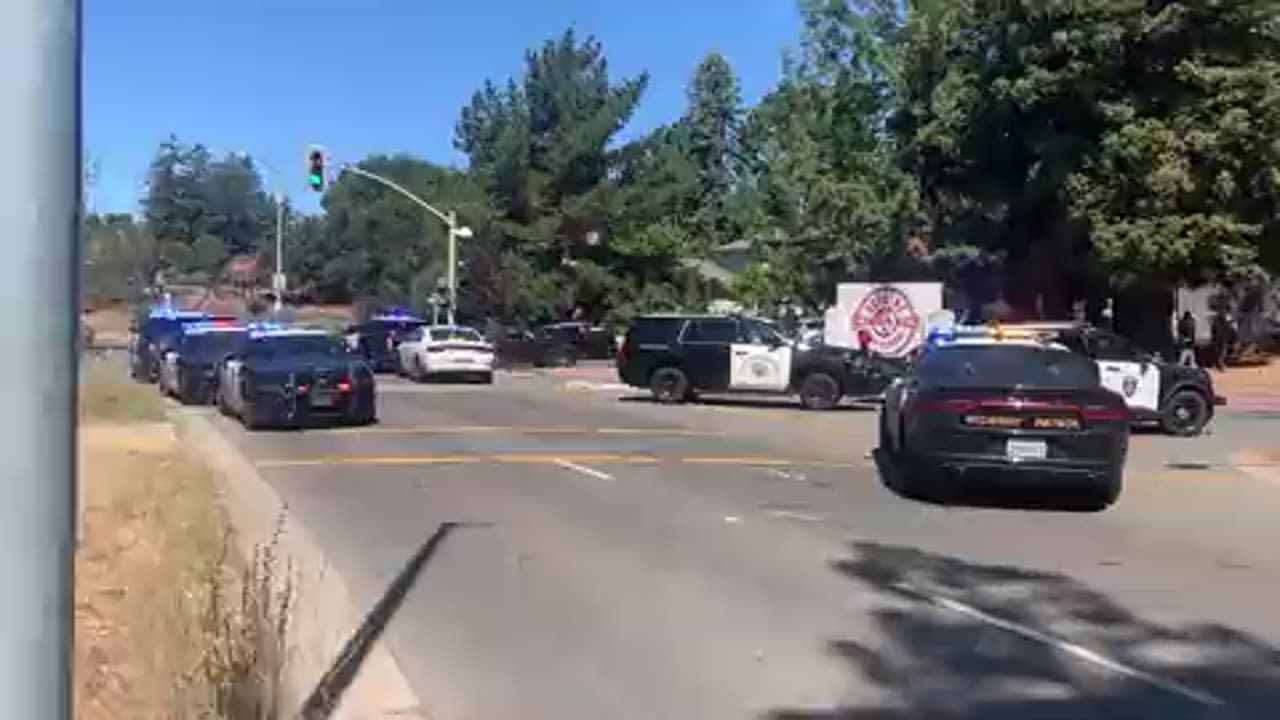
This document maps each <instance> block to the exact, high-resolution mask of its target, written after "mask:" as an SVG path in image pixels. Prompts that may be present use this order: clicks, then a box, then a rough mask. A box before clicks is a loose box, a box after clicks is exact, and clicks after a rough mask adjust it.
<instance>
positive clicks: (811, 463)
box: [255, 453, 865, 469]
mask: <svg viewBox="0 0 1280 720" xmlns="http://www.w3.org/2000/svg"><path fill="white" fill-rule="evenodd" d="M565 461H567V462H573V463H584V464H591V463H596V464H602V465H608V464H615V465H654V464H657V463H661V462H676V463H684V464H688V465H733V466H741V467H749V466H754V467H788V466H804V467H820V468H845V469H848V468H860V467H865V463H864V464H859V463H852V462H836V461H827V460H808V459H793V458H771V457H750V456H744V457H734V456H722V457H721V456H675V457H665V458H664V457H659V456H654V455H638V454H625V453H477V454H474V455H458V454H450V455H384V456H360V455H347V456H339V455H329V456H317V457H305V458H271V459H264V460H258V461H256V462H255V465H257V466H258V467H260V468H263V469H281V468H295V467H323V466H337V465H474V464H476V463H485V462H488V463H496V464H500V465H546V464H556V463H562V462H565Z"/></svg>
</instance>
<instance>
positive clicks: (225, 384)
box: [217, 325, 377, 429]
mask: <svg viewBox="0 0 1280 720" xmlns="http://www.w3.org/2000/svg"><path fill="white" fill-rule="evenodd" d="M217 398H218V408H219V409H220V410H221V411H222V412H223V414H225V415H230V416H234V417H236V418H239V419H240V421H241V422H243V423H244V424H245V426H246V427H248V428H250V429H257V428H261V427H266V426H270V425H284V426H302V425H305V424H308V423H310V422H311V421H313V420H319V419H323V418H332V419H335V420H338V421H343V422H347V423H352V424H369V423H372V422H375V420H376V417H377V409H376V394H375V387H374V377H373V371H372V369H371V368H370V367H369V366H368V364H367V363H366V362H364V360H362V359H361V358H360V357H359V356H357V355H355V354H353V353H351V352H350V351H349V350H348V349H347V347H346V345H345V344H344V343H343V342H342V341H341V340H340V339H338V338H336V337H333V336H332V335H330V334H329V333H328V332H326V331H324V330H313V329H306V328H288V327H277V326H271V325H267V326H255V327H252V328H250V332H249V336H248V338H247V340H246V341H245V342H244V343H243V345H242V346H241V348H240V349H239V350H238V351H237V352H236V353H234V354H233V355H231V356H230V357H228V358H226V359H225V360H223V361H222V363H221V364H220V366H219V369H218V391H217Z"/></svg>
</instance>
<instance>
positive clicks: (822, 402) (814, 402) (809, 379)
mask: <svg viewBox="0 0 1280 720" xmlns="http://www.w3.org/2000/svg"><path fill="white" fill-rule="evenodd" d="M840 394H841V393H840V383H838V382H836V379H835V378H833V377H831V375H830V374H828V373H825V372H814V373H809V374H808V375H806V376H805V377H804V379H803V380H801V381H800V404H801V405H803V406H804V407H805V408H806V409H808V410H830V409H832V408H834V407H835V406H837V405H839V404H840Z"/></svg>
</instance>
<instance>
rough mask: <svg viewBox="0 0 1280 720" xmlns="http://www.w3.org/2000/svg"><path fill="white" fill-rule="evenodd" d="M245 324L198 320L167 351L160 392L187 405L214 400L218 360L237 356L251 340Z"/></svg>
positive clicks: (161, 373) (161, 370)
mask: <svg viewBox="0 0 1280 720" xmlns="http://www.w3.org/2000/svg"><path fill="white" fill-rule="evenodd" d="M248 337H249V330H248V328H246V327H244V326H243V325H224V324H220V323H194V324H191V325H187V326H186V327H184V328H183V330H182V335H181V337H180V339H178V340H177V342H175V343H174V344H173V347H172V348H171V349H170V350H168V351H166V352H165V354H164V358H163V359H162V362H161V364H160V392H162V393H164V394H166V395H168V396H170V397H173V398H176V399H177V400H178V401H179V402H181V403H182V404H184V405H205V404H208V403H211V402H213V398H214V393H215V392H216V391H217V388H218V363H220V362H221V361H222V359H223V358H225V357H227V356H228V355H234V354H235V353H236V352H237V351H238V350H239V349H240V346H241V345H242V344H243V343H244V342H245V341H246V340H247V339H248Z"/></svg>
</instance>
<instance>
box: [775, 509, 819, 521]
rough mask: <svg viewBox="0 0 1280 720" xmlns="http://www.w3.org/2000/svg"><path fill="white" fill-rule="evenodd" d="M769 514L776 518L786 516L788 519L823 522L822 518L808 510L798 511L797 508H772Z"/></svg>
mask: <svg viewBox="0 0 1280 720" xmlns="http://www.w3.org/2000/svg"><path fill="white" fill-rule="evenodd" d="M769 514H770V515H772V516H773V517H776V518H784V519H786V520H799V521H801V522H815V523H816V522H822V518H820V517H818V516H817V515H812V514H810V513H806V512H797V511H795V510H770V511H769Z"/></svg>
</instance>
